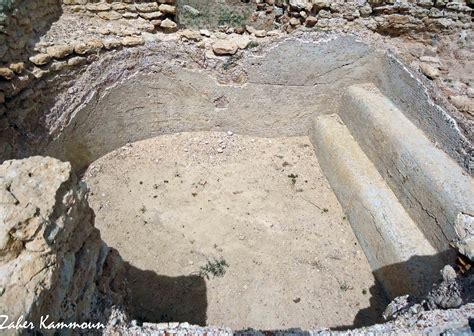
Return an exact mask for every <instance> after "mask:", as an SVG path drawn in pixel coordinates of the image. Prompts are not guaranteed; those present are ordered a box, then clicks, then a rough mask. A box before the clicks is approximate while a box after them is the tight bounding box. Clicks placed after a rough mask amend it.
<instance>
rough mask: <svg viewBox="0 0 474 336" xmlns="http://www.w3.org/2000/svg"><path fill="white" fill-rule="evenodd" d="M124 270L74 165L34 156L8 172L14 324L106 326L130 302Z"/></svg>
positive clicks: (7, 263) (2, 230)
mask: <svg viewBox="0 0 474 336" xmlns="http://www.w3.org/2000/svg"><path fill="white" fill-rule="evenodd" d="M122 267H123V265H122V260H121V259H120V257H119V256H118V253H117V252H116V251H114V250H111V249H110V248H108V247H107V246H106V245H105V243H103V242H102V240H101V238H100V233H99V231H98V230H97V229H96V228H95V227H94V213H93V211H92V209H91V208H90V207H89V204H88V202H87V188H86V186H85V185H84V184H83V183H80V184H78V183H77V180H76V178H75V176H74V174H72V173H71V167H70V165H69V164H68V163H62V162H59V161H57V160H55V159H51V158H44V157H31V158H29V159H26V160H20V161H7V162H5V163H4V164H3V165H1V166H0V274H1V277H0V307H2V309H1V310H2V311H1V312H0V313H1V314H2V315H7V316H8V318H9V322H16V321H17V319H18V318H20V316H24V318H25V319H26V320H27V321H31V322H33V323H34V324H35V325H36V326H38V325H39V321H40V319H41V316H46V315H49V316H50V319H49V321H54V322H65V323H69V322H78V323H82V322H92V323H97V322H101V323H105V321H106V320H107V318H108V315H107V313H108V312H110V308H111V306H112V305H113V304H121V303H123V302H124V301H123V300H124V298H125V283H124V278H123V276H122ZM2 332H5V331H2ZM10 332H11V334H16V333H17V332H18V333H21V330H18V331H17V332H15V330H10ZM52 333H53V331H50V332H49V333H48V332H45V334H52Z"/></svg>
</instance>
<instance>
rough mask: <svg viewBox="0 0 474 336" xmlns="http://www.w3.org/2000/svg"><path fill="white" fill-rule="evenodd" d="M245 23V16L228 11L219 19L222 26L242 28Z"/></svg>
mask: <svg viewBox="0 0 474 336" xmlns="http://www.w3.org/2000/svg"><path fill="white" fill-rule="evenodd" d="M244 21H245V17H244V16H243V15H240V14H237V13H235V12H232V11H228V10H224V11H222V12H221V14H220V15H219V18H218V19H217V23H218V24H219V25H220V26H223V25H228V26H231V27H236V26H242V25H243V23H244Z"/></svg>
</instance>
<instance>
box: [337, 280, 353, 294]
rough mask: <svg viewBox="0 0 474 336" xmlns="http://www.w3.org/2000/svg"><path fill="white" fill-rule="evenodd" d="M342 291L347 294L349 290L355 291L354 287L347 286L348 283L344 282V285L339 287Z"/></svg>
mask: <svg viewBox="0 0 474 336" xmlns="http://www.w3.org/2000/svg"><path fill="white" fill-rule="evenodd" d="M339 287H340V288H341V290H342V291H344V292H347V291H348V290H353V289H354V287H352V286H351V285H349V284H347V283H346V282H343V283H342V284H340V285H339Z"/></svg>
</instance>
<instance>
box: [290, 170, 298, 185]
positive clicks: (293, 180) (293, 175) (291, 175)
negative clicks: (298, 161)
mask: <svg viewBox="0 0 474 336" xmlns="http://www.w3.org/2000/svg"><path fill="white" fill-rule="evenodd" d="M288 178H290V179H291V183H293V185H295V184H296V179H297V178H298V175H297V174H293V173H291V174H290V175H288Z"/></svg>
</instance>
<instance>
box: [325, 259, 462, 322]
mask: <svg viewBox="0 0 474 336" xmlns="http://www.w3.org/2000/svg"><path fill="white" fill-rule="evenodd" d="M455 257H456V253H455V252H454V251H452V250H447V251H444V252H440V253H438V254H436V255H434V256H414V257H411V258H410V259H409V260H407V261H405V262H402V263H396V264H392V265H389V266H385V267H382V268H380V269H378V270H376V271H374V272H373V274H374V277H375V279H376V283H375V284H374V285H373V286H372V287H370V288H369V294H370V295H371V298H370V306H369V307H368V308H365V309H361V310H360V311H359V312H358V313H357V315H356V317H355V318H354V323H353V324H352V325H345V326H339V327H336V328H331V329H332V330H347V329H355V328H361V327H366V326H370V325H373V324H377V323H383V322H384V320H383V318H382V314H383V312H384V309H385V307H386V305H387V304H388V303H390V301H391V300H392V299H394V298H395V297H396V296H402V295H406V294H409V295H410V296H411V297H412V298H413V299H414V300H417V301H419V300H421V299H423V298H425V297H426V295H427V294H428V293H429V291H430V290H431V289H432V287H433V284H435V283H438V282H440V281H441V274H440V271H441V269H442V267H443V266H444V265H445V264H454V261H455ZM420 270H423V271H422V272H420ZM414 272H418V274H415V275H414ZM382 278H391V279H395V280H394V281H393V282H395V283H396V282H397V281H398V282H399V283H400V286H399V287H398V288H395V289H394V290H393V291H392V293H391V294H389V293H388V292H387V291H385V290H384V287H383V285H382V284H381V283H380V281H379V280H380V279H382ZM408 279H416V280H415V281H411V282H410V283H408V281H409V280H408ZM403 288H405V290H403Z"/></svg>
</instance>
